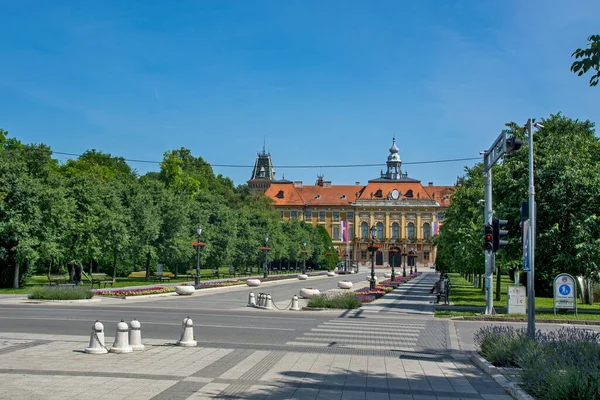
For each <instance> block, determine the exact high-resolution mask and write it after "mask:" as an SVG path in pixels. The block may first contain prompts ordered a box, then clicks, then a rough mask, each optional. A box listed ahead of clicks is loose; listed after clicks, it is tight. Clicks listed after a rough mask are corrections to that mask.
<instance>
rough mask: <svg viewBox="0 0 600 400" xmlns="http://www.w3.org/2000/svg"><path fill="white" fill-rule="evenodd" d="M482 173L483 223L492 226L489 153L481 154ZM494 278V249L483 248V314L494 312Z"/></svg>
mask: <svg viewBox="0 0 600 400" xmlns="http://www.w3.org/2000/svg"><path fill="white" fill-rule="evenodd" d="M483 163H484V171H485V172H484V173H483V179H484V181H483V187H484V199H485V210H484V225H489V226H492V165H490V163H489V154H488V153H487V152H486V153H484V155H483ZM493 279H494V251H493V250H492V249H486V250H485V314H486V315H491V314H493V312H494V298H493V292H492V286H493Z"/></svg>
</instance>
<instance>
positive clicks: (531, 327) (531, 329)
mask: <svg viewBox="0 0 600 400" xmlns="http://www.w3.org/2000/svg"><path fill="white" fill-rule="evenodd" d="M532 128H533V120H532V119H531V118H530V119H529V120H527V135H528V140H529V192H528V194H529V196H528V197H529V245H528V246H527V253H528V254H527V257H528V258H529V272H528V273H527V307H528V310H527V336H529V337H530V338H531V339H533V338H534V337H535V280H534V271H535V269H534V265H535V263H534V255H535V218H536V215H535V186H534V185H533V129H532Z"/></svg>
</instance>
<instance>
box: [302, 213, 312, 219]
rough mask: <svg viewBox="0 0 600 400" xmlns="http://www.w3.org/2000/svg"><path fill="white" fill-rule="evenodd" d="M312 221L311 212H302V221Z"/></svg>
mask: <svg viewBox="0 0 600 400" xmlns="http://www.w3.org/2000/svg"><path fill="white" fill-rule="evenodd" d="M311 219H312V211H304V220H305V221H310V220H311Z"/></svg>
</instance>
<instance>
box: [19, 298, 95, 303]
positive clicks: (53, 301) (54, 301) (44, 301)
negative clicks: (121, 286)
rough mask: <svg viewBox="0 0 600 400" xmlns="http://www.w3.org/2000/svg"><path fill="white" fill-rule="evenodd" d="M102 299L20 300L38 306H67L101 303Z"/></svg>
mask: <svg viewBox="0 0 600 400" xmlns="http://www.w3.org/2000/svg"><path fill="white" fill-rule="evenodd" d="M101 301H102V299H101V298H100V297H98V298H91V299H79V300H43V299H25V300H22V302H23V303H34V304H39V303H58V304H61V303H62V304H68V303H99V302H101Z"/></svg>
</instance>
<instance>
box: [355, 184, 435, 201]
mask: <svg viewBox="0 0 600 400" xmlns="http://www.w3.org/2000/svg"><path fill="white" fill-rule="evenodd" d="M394 189H396V190H398V191H399V192H400V193H401V194H402V198H407V197H406V196H405V195H406V193H407V192H408V191H409V190H412V192H413V196H412V199H425V200H431V197H430V196H429V194H428V193H427V192H426V191H425V189H424V188H423V185H422V184H421V183H420V182H369V184H368V185H367V186H366V187H365V189H364V190H363V193H362V196H361V198H362V199H365V200H370V199H371V193H373V198H374V199H376V198H378V197H375V193H377V191H378V190H381V195H382V197H381V199H387V196H388V193H390V192H392V191H393V190H394Z"/></svg>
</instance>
